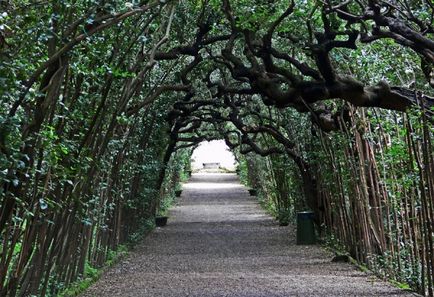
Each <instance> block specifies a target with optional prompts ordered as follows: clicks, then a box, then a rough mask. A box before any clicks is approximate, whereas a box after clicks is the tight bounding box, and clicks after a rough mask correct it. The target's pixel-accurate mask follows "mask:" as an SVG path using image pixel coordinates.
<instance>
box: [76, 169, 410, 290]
mask: <svg viewBox="0 0 434 297" xmlns="http://www.w3.org/2000/svg"><path fill="white" fill-rule="evenodd" d="M330 260H331V255H330V254H328V253H327V252H325V251H324V250H323V249H322V248H321V247H319V246H297V245H296V244H295V229H294V228H293V227H279V226H278V224H277V222H276V221H275V220H274V219H273V218H271V217H270V216H269V215H267V214H266V213H265V212H264V210H262V209H261V207H260V206H259V205H258V204H257V202H256V200H255V198H254V197H250V196H249V194H248V192H247V189H246V188H245V187H243V186H242V185H240V183H239V181H238V179H237V176H236V175H234V174H210V173H207V174H194V175H193V177H192V178H191V180H190V182H189V183H188V184H186V185H184V191H183V193H182V196H181V198H180V199H179V200H178V202H177V205H176V206H175V207H173V208H172V211H171V214H170V219H169V223H168V225H167V226H166V227H163V228H157V229H156V230H155V231H154V232H152V233H151V234H150V235H149V236H148V237H146V239H145V240H144V241H143V242H142V243H141V244H140V245H139V246H138V247H137V248H135V249H134V251H132V252H131V253H130V255H129V256H128V257H127V258H125V259H124V260H122V261H121V262H120V263H118V264H117V265H115V266H114V267H112V268H110V269H109V270H107V271H106V273H104V274H103V276H102V277H101V279H100V280H99V281H97V282H96V283H95V284H94V285H92V286H91V287H90V288H89V289H88V290H87V291H86V292H85V293H84V294H83V295H82V296H83V297H96V296H123V297H126V296H131V297H132V296H143V297H145V296H146V297H157V296H158V297H160V296H161V297H187V296H189V297H196V296H197V297H220V296H228V297H229V296H234V297H241V296H243V297H283V296H285V297H286V296H321V297H324V296H418V295H416V294H413V293H410V292H405V291H402V290H399V289H397V288H395V287H393V286H391V285H390V284H388V283H386V282H383V281H381V280H379V279H377V278H375V277H374V276H372V275H369V274H366V273H363V272H361V271H358V270H357V269H356V268H355V267H354V266H352V265H350V264H347V263H332V262H330Z"/></svg>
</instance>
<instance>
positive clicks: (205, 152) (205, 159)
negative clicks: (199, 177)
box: [191, 140, 236, 170]
mask: <svg viewBox="0 0 434 297" xmlns="http://www.w3.org/2000/svg"><path fill="white" fill-rule="evenodd" d="M203 163H220V166H221V167H224V168H227V169H229V170H235V167H236V161H235V157H234V155H233V154H232V152H231V151H230V150H229V148H228V146H227V145H226V144H225V142H224V141H223V140H213V141H204V142H202V143H200V144H199V146H198V147H197V148H196V149H195V150H194V152H193V155H192V159H191V166H192V168H193V170H197V169H202V168H203Z"/></svg>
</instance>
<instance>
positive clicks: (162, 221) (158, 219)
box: [155, 215, 169, 227]
mask: <svg viewBox="0 0 434 297" xmlns="http://www.w3.org/2000/svg"><path fill="white" fill-rule="evenodd" d="M168 218H169V217H168V216H165V215H157V216H155V225H156V226H157V227H164V226H166V225H167V219H168Z"/></svg>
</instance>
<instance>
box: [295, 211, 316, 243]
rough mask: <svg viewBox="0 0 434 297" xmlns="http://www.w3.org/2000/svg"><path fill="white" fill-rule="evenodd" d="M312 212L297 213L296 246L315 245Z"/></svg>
mask: <svg viewBox="0 0 434 297" xmlns="http://www.w3.org/2000/svg"><path fill="white" fill-rule="evenodd" d="M313 219H314V212H313V211H301V212H298V213H297V244H299V245H302V244H315V243H316V237H315V226H314V222H313Z"/></svg>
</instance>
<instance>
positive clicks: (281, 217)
mask: <svg viewBox="0 0 434 297" xmlns="http://www.w3.org/2000/svg"><path fill="white" fill-rule="evenodd" d="M289 219H290V212H289V210H288V209H280V210H279V213H278V214H277V220H278V221H279V226H288V225H289Z"/></svg>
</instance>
